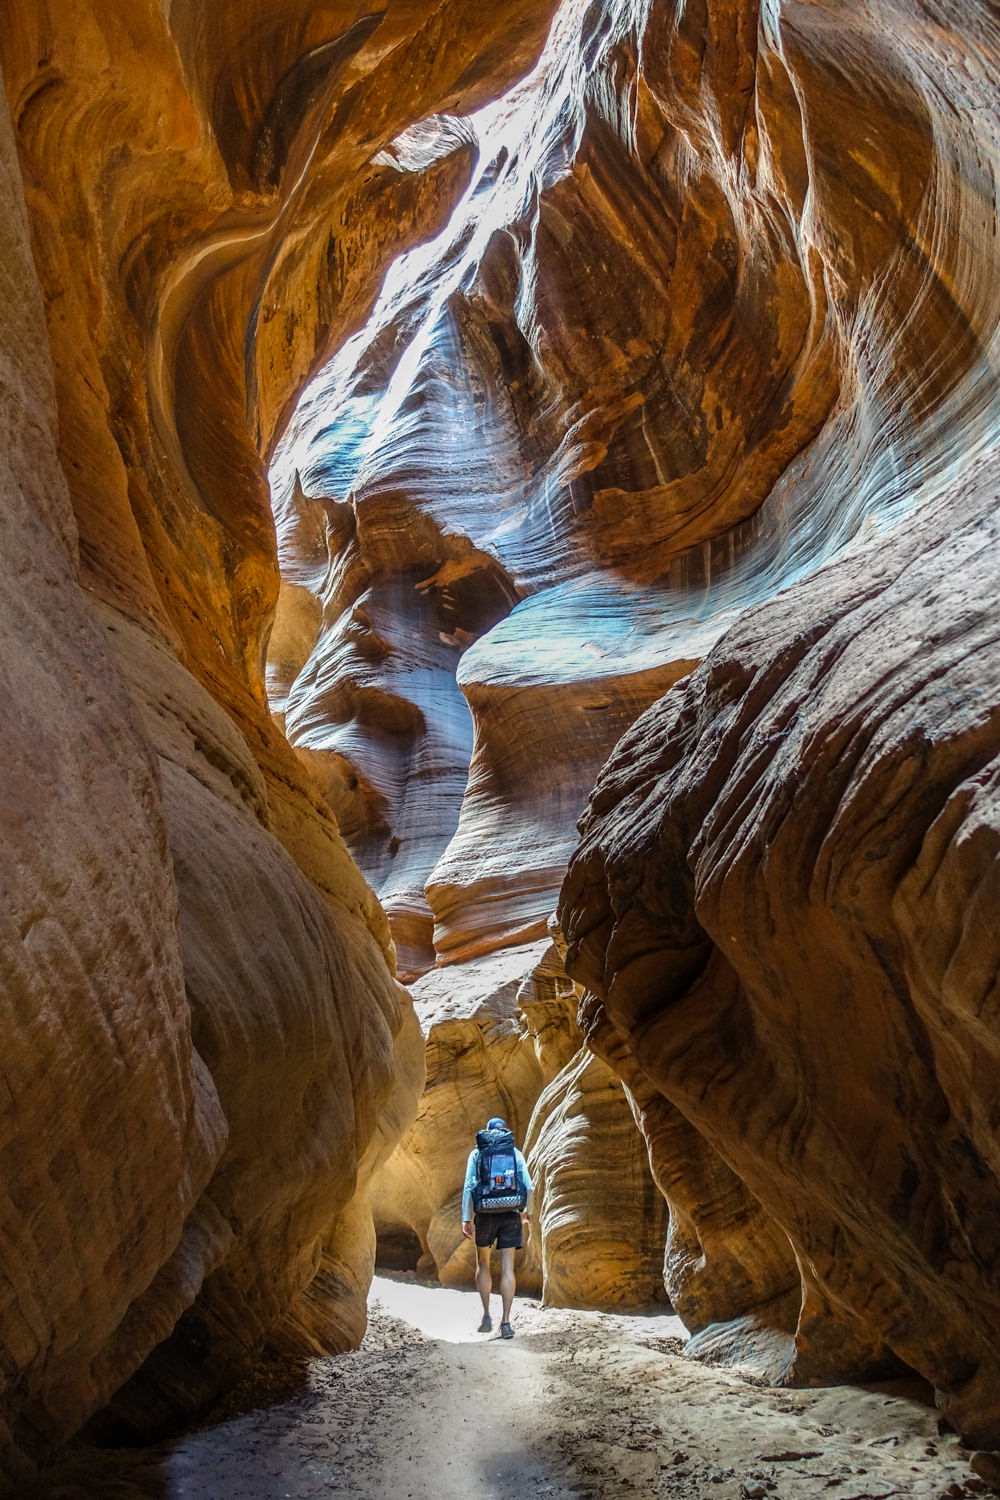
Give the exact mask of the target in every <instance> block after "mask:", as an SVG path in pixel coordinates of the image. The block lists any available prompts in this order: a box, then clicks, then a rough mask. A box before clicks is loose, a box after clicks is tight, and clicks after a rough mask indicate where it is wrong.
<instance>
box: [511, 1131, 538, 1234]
mask: <svg viewBox="0 0 1000 1500" xmlns="http://www.w3.org/2000/svg"><path fill="white" fill-rule="evenodd" d="M514 1150H515V1151H516V1152H517V1164H518V1167H519V1168H520V1170H521V1180H522V1181H523V1183H524V1185H525V1187H526V1188H527V1190H528V1201H527V1202H526V1203H525V1205H524V1218H526V1219H530V1218H531V1211H532V1209H533V1207H534V1199H535V1190H534V1187H533V1185H532V1181H531V1173H530V1172H529V1171H528V1163H527V1162H526V1161H525V1159H524V1157H523V1156H522V1155H521V1153H520V1151H518V1149H517V1147H516V1146H515V1147H514Z"/></svg>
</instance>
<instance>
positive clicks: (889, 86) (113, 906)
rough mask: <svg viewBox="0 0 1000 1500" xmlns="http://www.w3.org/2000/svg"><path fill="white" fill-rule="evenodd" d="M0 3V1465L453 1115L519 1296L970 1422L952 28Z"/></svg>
mask: <svg viewBox="0 0 1000 1500" xmlns="http://www.w3.org/2000/svg"><path fill="white" fill-rule="evenodd" d="M0 20H2V29H0V67H2V72H3V79H4V84H5V88H6V93H7V98H8V101H9V106H10V120H9V121H8V118H7V116H6V115H4V117H3V119H2V120H0V172H2V174H3V194H4V204H5V208H6V213H5V214H4V215H3V217H2V218H0V267H2V271H3V278H4V279H3V295H2V300H0V412H2V422H3V431H4V435H5V441H4V444H3V447H2V449H0V494H2V496H3V503H2V506H0V535H2V539H3V557H4V561H5V566H4V568H3V570H2V573H0V680H2V683H3V690H4V703H5V772H6V774H5V779H4V785H3V793H2V796H0V830H2V834H3V847H4V854H5V858H4V861H3V865H2V875H0V879H2V883H3V895H4V899H3V904H2V908H0V924H2V930H0V964H2V976H3V977H2V987H0V996H2V1004H3V1037H4V1046H3V1052H2V1056H0V1099H2V1102H3V1121H4V1127H3V1132H2V1136H0V1149H2V1159H3V1164H4V1182H3V1190H2V1194H0V1242H2V1247H3V1248H2V1253H0V1272H2V1275H0V1351H2V1357H0V1476H3V1478H4V1479H5V1480H6V1481H9V1482H11V1483H15V1484H17V1483H21V1482H23V1480H24V1479H25V1478H26V1477H27V1476H29V1475H30V1474H31V1473H32V1472H33V1471H34V1469H35V1467H36V1465H37V1464H38V1463H39V1462H42V1461H44V1460H46V1459H47V1458H48V1457H50V1456H51V1455H52V1453H53V1452H54V1451H56V1450H57V1449H58V1446H59V1445H60V1444H61V1443H63V1442H64V1441H65V1440H67V1439H68V1438H69V1437H71V1436H72V1435H73V1434H75V1433H77V1432H79V1431H81V1430H83V1431H84V1432H85V1433H87V1434H89V1435H90V1436H92V1437H94V1438H95V1439H97V1440H101V1439H103V1438H105V1437H115V1438H116V1439H117V1438H121V1437H122V1436H123V1435H124V1436H130V1437H132V1438H134V1439H140V1440H141V1439H142V1438H144V1437H147V1436H149V1435H151V1434H153V1433H156V1432H161V1431H164V1430H169V1429H170V1428H171V1426H174V1425H176V1424H178V1423H180V1422H182V1421H183V1420H185V1419H186V1418H187V1417H188V1416H189V1415H190V1414H191V1413H192V1412H194V1411H196V1410H198V1409H201V1408H203V1407H204V1406H205V1404H206V1403H207V1402H209V1401H210V1400H211V1399H212V1398H213V1397H214V1396H215V1395H217V1394H218V1393H219V1391H220V1390H222V1389H224V1388H225V1387H226V1386H227V1385H228V1384H230V1383H232V1381H233V1380H235V1379H236V1378H238V1376H239V1374H240V1373H241V1372H242V1371H243V1370H244V1369H245V1367H246V1363H247V1361H248V1359H250V1358H251V1357H253V1356H254V1355H256V1354H257V1353H258V1352H260V1351H261V1350H262V1349H267V1348H270V1349H273V1350H280V1351H283V1352H285V1353H293V1354H301V1353H311V1352H315V1351H331V1350H333V1351H336V1350H339V1349H344V1348H347V1347H350V1346H351V1345H352V1344H353V1343H356V1342H357V1340H358V1338H359V1337H360V1334H361V1331H362V1329H363V1326H364V1298H365V1293H366V1290H367V1285H368V1281H369V1278H370V1275H371V1269H372V1265H373V1263H374V1255H375V1243H376V1225H377V1227H378V1233H379V1236H380V1237H381V1240H382V1243H383V1246H384V1247H387V1249H388V1250H389V1251H391V1252H392V1253H397V1254H399V1255H400V1256H403V1257H404V1258H405V1257H407V1256H413V1257H414V1258H416V1257H419V1259H420V1263H421V1265H422V1267H423V1268H424V1269H427V1270H434V1271H436V1273H437V1274H438V1275H439V1276H440V1277H441V1279H442V1280H445V1281H462V1280H464V1279H467V1277H468V1274H469V1264H468V1261H467V1259H465V1256H466V1255H467V1249H466V1248H464V1247H463V1244H462V1243H461V1241H460V1232H459V1225H458V1212H457V1209H458V1203H457V1195H458V1193H459V1191H460V1187H461V1178H462V1173H463V1166H464V1154H465V1151H466V1150H467V1149H468V1145H469V1144H470V1134H471V1131H472V1129H474V1128H475V1126H476V1125H478V1124H481V1123H482V1122H483V1119H484V1118H485V1116H486V1115H487V1114H490V1113H494V1112H496V1110H497V1109H498V1108H501V1109H502V1112H504V1113H506V1115H507V1117H508V1118H509V1120H510V1121H511V1123H512V1125H513V1126H514V1127H515V1128H516V1130H517V1132H518V1134H519V1136H521V1137H522V1138H523V1139H524V1142H525V1149H526V1151H527V1153H528V1157H529V1161H530V1162H531V1163H532V1165H533V1170H534V1173H535V1175H536V1177H537V1178H538V1181H539V1185H540V1195H539V1196H540V1216H541V1222H540V1226H539V1234H538V1236H537V1237H536V1240H535V1241H534V1242H533V1244H532V1246H531V1247H530V1249H529V1252H528V1255H527V1257H526V1264H525V1269H524V1277H525V1284H531V1285H534V1286H536V1287H537V1288H538V1289H539V1290H541V1291H542V1292H543V1293H544V1295H545V1296H546V1297H547V1299H548V1300H550V1301H556V1302H564V1303H568V1304H570V1305H574V1304H575V1305H606V1304H608V1303H611V1302H615V1301H619V1302H623V1303H628V1304H636V1303H641V1302H652V1301H655V1300H656V1299H657V1298H663V1297H665V1296H667V1295H669V1297H670V1299H671V1301H672V1302H673V1304H674V1306H675V1307H676V1309H677V1311H678V1312H679V1313H680V1314H681V1316H682V1317H683V1318H684V1320H685V1322H686V1323H687V1325H688V1327H689V1328H690V1329H691V1330H692V1333H693V1335H694V1337H693V1340H692V1344H691V1346H690V1348H691V1352H692V1353H694V1354H699V1353H700V1354H701V1355H703V1356H704V1357H710V1358H720V1359H731V1360H735V1361H738V1362H740V1363H742V1364H744V1365H752V1366H753V1367H754V1368H756V1369H757V1371H758V1372H759V1373H761V1374H763V1375H765V1376H766V1377H767V1378H768V1379H771V1380H774V1381H779V1382H780V1381H787V1382H821V1381H826V1380H838V1379H848V1378H852V1377H859V1376H866V1375H871V1374H873V1373H877V1372H885V1371H893V1370H898V1369H899V1368H901V1367H902V1366H907V1367H910V1368H912V1369H914V1370H916V1371H917V1372H918V1373H919V1374H920V1375H922V1376H924V1377H925V1378H926V1379H927V1380H928V1381H929V1382H930V1383H931V1384H932V1385H933V1386H934V1388H935V1391H936V1397H937V1400H938V1403H939V1405H940V1407H941V1408H942V1411H943V1412H944V1414H945V1416H946V1417H947V1418H948V1419H949V1420H950V1421H951V1422H952V1423H953V1424H954V1425H955V1426H956V1427H957V1428H958V1430H959V1431H960V1432H962V1433H963V1435H965V1436H966V1437H967V1438H968V1439H969V1440H970V1441H972V1442H975V1443H978V1444H980V1445H983V1446H987V1447H1000V1355H998V1352H997V1351H998V1349H1000V1268H998V1261H1000V1258H998V1255H997V1249H998V1244H1000V1140H998V1123H1000V1091H998V1089H997V1079H998V1076H1000V1073H998V1068H1000V992H998V982H997V976H998V960H1000V926H998V923H997V921H996V904H997V897H998V894H1000V889H998V887H1000V880H998V866H997V852H998V848H1000V787H998V783H1000V647H998V637H1000V615H998V613H997V593H998V572H1000V568H998V562H997V536H996V532H997V530H998V526H1000V521H998V519H997V511H998V506H997V500H998V492H1000V457H998V439H1000V421H998V417H1000V383H998V375H997V370H998V357H1000V342H998V329H1000V250H998V237H997V212H998V209H997V189H996V170H997V165H998V162H1000V83H998V79H1000V15H998V13H997V10H996V7H995V5H993V4H991V3H989V0H963V3H961V4H959V3H958V0H955V3H944V0H942V3H933V0H907V3H903V0H899V3H895V0H877V3H875V4H864V5H863V4H862V3H861V0H843V3H838V0H829V3H823V4H819V3H815V0H690V3H688V0H669V3H667V0H591V3H586V4H585V3H580V0H567V3H564V4H563V5H562V6H561V7H559V8H558V10H557V8H556V5H555V3H554V0H552V3H549V4H544V3H529V0H508V3H506V4H504V5H502V6H501V5H496V6H483V5H473V4H471V3H469V0H398V3H396V0H386V4H385V5H384V8H382V9H381V10H378V11H365V10H363V9H361V8H360V7H352V6H350V5H346V4H340V3H338V4H334V5H326V6H323V5H321V6H311V7H307V6H305V5H303V4H301V3H299V0H268V3H267V4H265V3H263V0H211V3H208V4H206V3H204V0H202V3H199V4H195V3H194V0H171V3H167V0H162V3H158V0H123V3H122V4H121V5H119V6H113V7H109V6H103V5H99V4H98V3H97V0H60V3H59V4H58V5H56V4H55V3H47V0H16V3H15V0H0ZM550 27H551V28H552V30H551V33H550ZM300 398H301V399H300ZM268 472H270V490H269V485H268ZM272 506H273V509H272ZM588 798H589V802H588ZM581 814H583V819H582V823H581V825H580V832H579V833H578V831H577V820H578V818H580V815H581ZM557 908H558V919H557V920H556V918H555V917H554V915H553V914H554V913H555V912H556V909H557ZM397 974H398V977H397ZM400 980H403V981H404V982H405V983H406V984H407V985H409V987H410V990H409V991H408V990H407V989H406V988H404V987H403V984H401V983H400ZM411 993H412V998H411ZM414 1002H415V1004H414ZM373 1214H374V1218H373Z"/></svg>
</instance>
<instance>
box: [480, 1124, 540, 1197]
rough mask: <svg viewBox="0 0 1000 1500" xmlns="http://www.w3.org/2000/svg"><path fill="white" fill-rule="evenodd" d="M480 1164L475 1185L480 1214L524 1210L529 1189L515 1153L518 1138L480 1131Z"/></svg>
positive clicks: (504, 1133) (497, 1132)
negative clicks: (513, 1209) (515, 1143)
mask: <svg viewBox="0 0 1000 1500" xmlns="http://www.w3.org/2000/svg"><path fill="white" fill-rule="evenodd" d="M476 1145H477V1146H478V1147H479V1165H478V1170H477V1175H476V1181H475V1182H474V1183H473V1186H472V1202H473V1205H474V1207H475V1210H476V1213H487V1214H488V1213H503V1212H504V1211H505V1210H507V1209H511V1208H516V1209H519V1210H523V1208H524V1206H525V1204H526V1203H527V1201H528V1190H527V1188H526V1187H525V1185H524V1182H523V1180H522V1178H521V1171H520V1168H519V1167H518V1164H517V1157H516V1156H515V1154H514V1137H513V1134H512V1133H511V1131H509V1130H478V1131H477V1132H476Z"/></svg>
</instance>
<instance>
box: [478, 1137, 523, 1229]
mask: <svg viewBox="0 0 1000 1500" xmlns="http://www.w3.org/2000/svg"><path fill="white" fill-rule="evenodd" d="M514 1157H515V1159H516V1161H517V1165H518V1170H519V1171H520V1173H521V1180H522V1181H523V1183H524V1185H525V1187H526V1188H527V1190H528V1201H527V1203H526V1204H525V1207H524V1211H525V1213H526V1214H530V1213H531V1204H532V1198H533V1190H532V1184H531V1175H530V1173H529V1172H528V1164H527V1162H526V1161H525V1159H524V1157H523V1156H522V1155H521V1153H520V1151H519V1150H518V1149H517V1147H516V1146H515V1147H514ZM478 1170H479V1147H478V1146H473V1148H472V1150H471V1151H470V1152H469V1161H468V1165H467V1166H466V1168H465V1187H464V1188H463V1189H462V1218H463V1220H468V1221H471V1219H472V1189H473V1188H474V1187H475V1184H476V1174H477V1172H478Z"/></svg>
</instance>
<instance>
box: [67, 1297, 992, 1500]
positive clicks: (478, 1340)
mask: <svg viewBox="0 0 1000 1500" xmlns="http://www.w3.org/2000/svg"><path fill="white" fill-rule="evenodd" d="M494 1301H495V1304H496V1313H497V1314H498V1312H499V1302H498V1299H496V1298H495V1299H494ZM478 1319H479V1302H478V1298H477V1297H476V1296H475V1294H474V1293H469V1292H456V1291H445V1290H442V1289H441V1288H433V1287H426V1286H421V1285H419V1284H417V1283H415V1282H414V1281H412V1280H409V1279H407V1278H405V1277H401V1278H398V1279H389V1278H386V1277H380V1278H378V1279H377V1280H376V1282H375V1285H374V1286H373V1289H372V1317H371V1324H370V1327H369V1331H368V1334H367V1336H366V1338H365V1341H364V1343H363V1345H362V1347H361V1348H360V1349H359V1350H358V1351H357V1352H356V1353H354V1354H348V1355H345V1356H342V1357H341V1358H339V1359H329V1360H320V1361H316V1362H315V1363H313V1364H311V1365H310V1366H309V1367H308V1368H303V1369H302V1370H301V1371H299V1372H297V1375H298V1378H297V1379H296V1380H292V1379H290V1378H285V1379H283V1380H282V1381H281V1382H280V1383H277V1384H275V1383H273V1382H272V1384H271V1385H270V1387H269V1385H268V1379H267V1378H266V1377H263V1376H262V1378H261V1379H258V1380H257V1381H255V1382H253V1383H252V1384H251V1385H250V1386H249V1387H247V1388H246V1389H245V1390H244V1391H243V1392H241V1393H239V1399H238V1400H235V1401H232V1402H231V1403H230V1404H229V1408H228V1414H227V1413H223V1414H222V1415H221V1419H220V1420H217V1421H216V1422H215V1423H214V1424H213V1425H211V1426H209V1427H206V1428H205V1429H203V1430H201V1431H198V1432H196V1433H193V1434H191V1435H189V1436H188V1437H186V1438H183V1439H182V1440H180V1441H178V1442H175V1443H172V1444H169V1445H164V1446H162V1447H160V1448H157V1449H155V1450H148V1451H145V1452H141V1453H129V1454H125V1453H117V1454H104V1455H100V1456H99V1458H98V1459H97V1460H96V1461H95V1459H94V1458H93V1457H90V1456H88V1457H87V1458H81V1459H80V1460H79V1461H78V1463H77V1464H76V1465H74V1467H73V1471H72V1472H66V1473H64V1476H63V1479H62V1481H61V1482H59V1483H58V1484H56V1483H51V1484H50V1485H49V1486H48V1487H47V1488H46V1489H45V1490H44V1491H42V1492H40V1493H42V1494H44V1495H45V1496H46V1497H49V1500H71V1497H72V1500H82V1497H83V1496H84V1495H86V1496H88V1497H101V1496H104V1497H107V1500H133V1497H135V1500H168V1497H169V1500H313V1497H320V1496H322V1497H333V1496H341V1497H347V1496H349V1497H351V1500H536V1497H537V1500H542V1497H544V1500H584V1497H588V1500H589V1497H602V1500H603V1497H607V1496H618V1495H622V1496H630V1495H650V1496H662V1497H667V1500H682V1497H683V1500H763V1497H768V1500H820V1497H822V1500H889V1497H897V1496H898V1497H903V1496H906V1497H916V1500H920V1497H927V1500H938V1497H941V1500H943V1497H946V1496H947V1497H958V1496H962V1495H966V1494H976V1493H981V1492H983V1491H984V1490H985V1488H986V1487H985V1485H984V1484H983V1483H982V1481H981V1480H979V1479H978V1478H976V1477H975V1476H974V1475H972V1473H971V1471H970V1469H969V1467H968V1462H967V1458H968V1455H967V1454H966V1452H965V1450H964V1449H963V1448H962V1447H961V1445H960V1443H959V1440H958V1438H957V1437H956V1436H955V1435H954V1433H951V1432H950V1431H948V1430H947V1429H946V1430H944V1431H939V1425H938V1418H937V1414H936V1412H935V1411H934V1410H933V1409H932V1408H930V1407H928V1406H927V1405H926V1404H924V1402H923V1401H922V1400H921V1399H920V1395H921V1393H920V1392H919V1390H917V1389H916V1388H914V1390H912V1391H911V1390H908V1389H906V1388H905V1387H902V1386H898V1385H897V1386H894V1387H870V1388H867V1389H864V1390H859V1389H854V1388H843V1387H841V1388H836V1389H829V1390H816V1391H784V1390H773V1389H769V1388H762V1387H760V1386H758V1385H755V1384H752V1383H750V1382H749V1381H748V1380H747V1379H745V1378H741V1376H740V1375H739V1374H738V1373H736V1372H734V1371H730V1370H719V1369H708V1368H705V1367H703V1366H701V1365H697V1364H694V1363H693V1362H690V1361H688V1360H686V1359H684V1357H683V1356H682V1354H681V1353H680V1349H681V1342H682V1336H683V1328H682V1326H681V1324H680V1323H679V1322H678V1320H677V1319H676V1318H672V1317H669V1316H653V1317H619V1316H612V1315H608V1314H602V1313H580V1312H568V1311H561V1310H555V1309H543V1308H540V1307H539V1306H538V1304H537V1303H535V1302H531V1301H526V1300H524V1299H518V1301H517V1303H516V1304H515V1313H514V1320H515V1326H516V1337H515V1338H514V1339H513V1340H511V1341H502V1340H500V1339H499V1338H498V1337H497V1336H496V1334H494V1335H492V1336H480V1335H477V1334H476V1333H475V1332H474V1329H475V1327H476V1324H477V1322H478ZM497 1323H498V1317H497V1316H496V1315H495V1318H494V1327H496V1326H497ZM283 1374H284V1376H286V1377H289V1375H290V1372H289V1371H287V1370H285V1371H284V1372H283Z"/></svg>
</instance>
